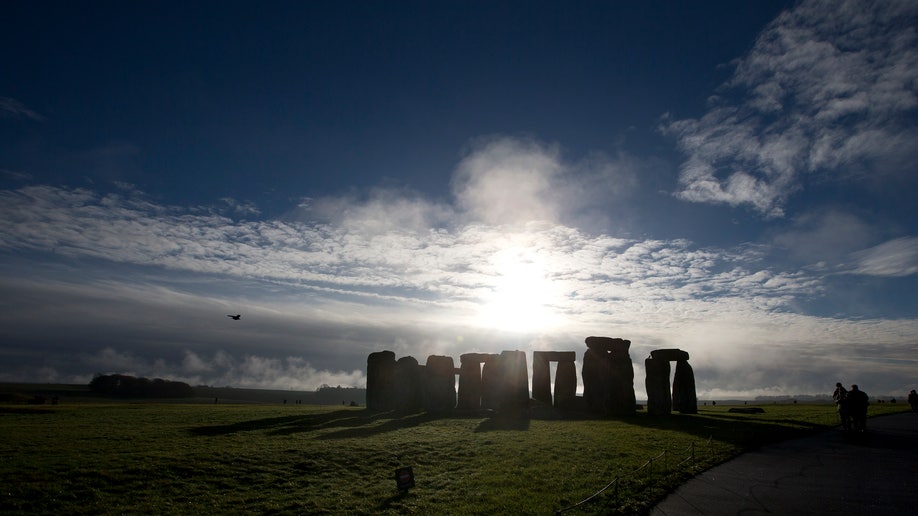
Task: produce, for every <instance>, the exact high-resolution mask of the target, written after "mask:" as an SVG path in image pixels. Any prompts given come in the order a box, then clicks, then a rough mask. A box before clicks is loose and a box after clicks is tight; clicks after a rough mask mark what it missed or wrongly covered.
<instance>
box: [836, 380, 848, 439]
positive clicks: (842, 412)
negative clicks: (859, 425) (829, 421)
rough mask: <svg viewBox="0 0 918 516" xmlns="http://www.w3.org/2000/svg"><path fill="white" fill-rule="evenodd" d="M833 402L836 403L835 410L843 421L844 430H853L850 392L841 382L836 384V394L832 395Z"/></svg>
mask: <svg viewBox="0 0 918 516" xmlns="http://www.w3.org/2000/svg"><path fill="white" fill-rule="evenodd" d="M832 400H834V401H835V410H836V411H838V417H839V418H840V419H841V424H842V429H843V430H845V431H848V430H851V412H850V411H849V410H848V391H847V390H845V388H844V387H842V384H841V382H838V383H836V384H835V392H833V393H832Z"/></svg>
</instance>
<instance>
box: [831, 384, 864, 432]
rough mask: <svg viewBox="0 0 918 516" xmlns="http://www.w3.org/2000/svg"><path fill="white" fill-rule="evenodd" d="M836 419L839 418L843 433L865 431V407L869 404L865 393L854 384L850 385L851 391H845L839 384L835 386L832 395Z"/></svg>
mask: <svg viewBox="0 0 918 516" xmlns="http://www.w3.org/2000/svg"><path fill="white" fill-rule="evenodd" d="M832 399H833V400H835V407H836V409H837V410H838V417H839V418H841V424H842V428H843V429H844V430H845V431H849V430H854V431H855V432H864V431H866V430H867V405H869V404H870V402H869V400H868V397H867V393H866V392H864V391H862V390H860V389H858V387H857V385H856V384H853V385H851V390H850V391H849V390H846V389H845V387H844V386H843V385H842V384H841V382H839V383H836V384H835V392H833V393H832Z"/></svg>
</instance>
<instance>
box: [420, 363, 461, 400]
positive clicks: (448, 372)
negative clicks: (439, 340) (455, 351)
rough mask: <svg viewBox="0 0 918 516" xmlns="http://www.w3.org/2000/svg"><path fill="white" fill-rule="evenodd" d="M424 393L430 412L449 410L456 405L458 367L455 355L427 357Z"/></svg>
mask: <svg viewBox="0 0 918 516" xmlns="http://www.w3.org/2000/svg"><path fill="white" fill-rule="evenodd" d="M424 394H425V398H424V408H425V409H426V410H427V411H429V412H447V411H450V410H453V409H454V408H455V407H456V368H455V367H454V366H453V357H445V356H438V355H430V356H429V357H427V365H426V366H425V368H424Z"/></svg>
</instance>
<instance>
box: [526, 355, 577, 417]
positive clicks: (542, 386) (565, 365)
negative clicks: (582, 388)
mask: <svg viewBox="0 0 918 516" xmlns="http://www.w3.org/2000/svg"><path fill="white" fill-rule="evenodd" d="M576 359H577V353H576V352H574V351H533V352H532V398H533V399H535V400H538V401H541V402H542V403H545V404H547V405H554V406H555V407H565V408H566V407H569V406H571V404H572V403H573V402H574V398H575V397H576V395H577V370H576V367H575V365H574V361H575V360H576ZM552 362H557V364H558V366H557V369H556V371H555V389H554V393H555V394H554V401H553V400H552V389H551V363H552Z"/></svg>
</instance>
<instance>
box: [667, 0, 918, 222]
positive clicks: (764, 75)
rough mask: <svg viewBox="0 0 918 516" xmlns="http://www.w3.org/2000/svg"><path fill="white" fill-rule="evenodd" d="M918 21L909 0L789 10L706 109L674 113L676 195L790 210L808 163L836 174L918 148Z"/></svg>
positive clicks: (771, 212)
mask: <svg viewBox="0 0 918 516" xmlns="http://www.w3.org/2000/svg"><path fill="white" fill-rule="evenodd" d="M916 21H918V5H916V4H914V3H911V2H859V1H847V2H823V1H808V2H802V3H801V4H799V5H798V6H796V7H794V8H793V9H791V10H789V11H786V12H784V13H782V14H781V15H780V16H779V17H778V18H777V19H775V20H774V21H773V22H772V23H771V24H769V25H768V27H766V28H765V30H764V31H763V32H762V33H761V34H760V35H759V37H758V39H757V40H756V43H755V45H754V47H753V48H752V50H751V51H750V52H749V53H748V54H747V55H746V56H744V57H743V58H742V59H740V60H739V61H738V62H737V66H736V71H735V73H734V75H733V77H732V78H731V79H730V80H729V81H728V82H727V83H726V84H725V85H724V86H723V87H722V89H721V90H722V91H720V92H719V95H717V96H715V97H712V100H711V102H712V107H711V108H710V110H709V111H708V112H707V113H706V114H704V115H703V116H702V117H701V118H697V119H684V120H671V119H669V118H666V119H665V120H664V122H663V124H662V130H663V131H664V133H666V134H670V135H673V136H675V138H676V139H677V141H678V144H679V148H680V149H681V150H682V152H683V153H684V154H685V155H686V160H685V162H684V163H683V165H682V170H681V174H680V179H679V184H680V189H679V191H678V192H677V195H678V196H679V197H680V198H682V199H684V200H688V201H692V202H710V203H723V204H729V205H732V206H740V205H748V206H750V207H752V208H753V209H755V210H756V211H758V212H760V213H762V214H764V215H767V216H771V217H775V216H782V215H783V214H784V206H785V201H786V200H787V198H788V197H789V196H790V195H791V194H793V193H794V192H795V191H797V190H798V189H799V188H801V175H803V174H818V175H822V176H825V177H830V178H836V179H837V178H840V177H850V176H851V175H853V174H861V173H863V171H869V170H872V167H871V164H872V163H874V162H883V163H884V165H889V163H891V162H892V163H896V162H898V163H905V162H906V161H907V160H906V159H905V156H912V157H914V156H915V154H914V152H915V151H914V145H912V144H911V143H910V142H914V141H915V140H916V138H918V132H916V130H915V128H914V124H913V123H911V122H910V120H911V118H910V117H911V116H912V114H913V111H914V109H915V107H916V106H918V31H916V29H915V27H916ZM881 170H883V173H893V174H895V173H907V171H905V170H904V169H903V170H887V169H886V167H885V168H884V169H881Z"/></svg>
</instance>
